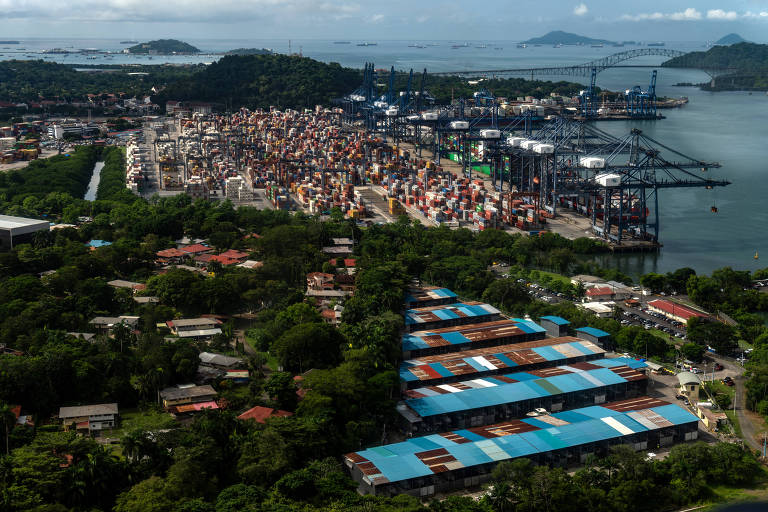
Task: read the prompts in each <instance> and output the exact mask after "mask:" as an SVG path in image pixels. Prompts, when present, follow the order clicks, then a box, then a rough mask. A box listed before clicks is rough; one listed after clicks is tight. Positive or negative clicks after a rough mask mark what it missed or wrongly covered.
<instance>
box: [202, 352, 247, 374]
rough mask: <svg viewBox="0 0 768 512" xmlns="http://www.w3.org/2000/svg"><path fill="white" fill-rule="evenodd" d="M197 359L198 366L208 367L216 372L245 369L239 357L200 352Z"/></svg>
mask: <svg viewBox="0 0 768 512" xmlns="http://www.w3.org/2000/svg"><path fill="white" fill-rule="evenodd" d="M198 357H199V358H200V364H201V365H202V366H208V367H211V368H216V369H218V370H234V369H241V368H244V367H245V362H244V361H243V360H242V359H240V358H239V357H230V356H225V355H223V354H214V353H213V352H200V354H199V355H198Z"/></svg>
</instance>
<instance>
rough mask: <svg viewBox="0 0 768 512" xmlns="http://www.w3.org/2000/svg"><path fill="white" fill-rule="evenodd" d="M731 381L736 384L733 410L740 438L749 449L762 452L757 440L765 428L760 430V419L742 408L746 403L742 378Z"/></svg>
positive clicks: (740, 376)
mask: <svg viewBox="0 0 768 512" xmlns="http://www.w3.org/2000/svg"><path fill="white" fill-rule="evenodd" d="M733 380H734V382H736V393H735V399H736V406H735V409H736V418H737V419H738V421H739V426H740V427H741V436H742V438H743V439H744V441H745V442H746V443H747V445H748V446H749V447H750V448H752V449H753V450H758V451H762V449H763V447H762V443H761V442H760V441H759V439H761V438H762V435H763V433H764V432H765V427H763V428H760V426H761V424H760V423H762V418H760V417H759V416H758V415H756V414H755V413H753V412H751V411H748V410H747V409H746V408H745V407H744V406H745V405H746V403H747V393H746V387H745V386H744V376H743V375H738V376H736V377H734V379H733ZM755 417H757V418H755ZM755 420H757V421H760V423H757V422H756V421H755Z"/></svg>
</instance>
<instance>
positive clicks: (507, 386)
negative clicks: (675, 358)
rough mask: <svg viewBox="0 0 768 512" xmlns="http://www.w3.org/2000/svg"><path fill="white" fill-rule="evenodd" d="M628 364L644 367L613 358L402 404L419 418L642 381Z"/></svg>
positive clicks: (450, 389)
mask: <svg viewBox="0 0 768 512" xmlns="http://www.w3.org/2000/svg"><path fill="white" fill-rule="evenodd" d="M630 364H631V365H632V366H635V367H636V368H641V367H643V366H645V363H642V362H640V361H636V360H634V359H630V358H615V359H602V360H596V361H590V362H582V363H574V364H570V365H564V366H556V367H554V368H545V369H541V370H533V371H530V372H517V373H509V374H505V375H495V376H493V377H483V378H480V379H473V380H468V381H463V382H458V383H452V384H440V385H437V386H427V387H422V388H417V389H413V390H410V391H408V392H407V393H406V394H407V395H408V396H410V397H411V398H409V399H406V400H405V404H406V405H407V406H408V407H409V408H410V409H411V410H412V411H413V412H415V413H416V414H418V415H419V416H421V417H429V416H437V415H440V414H448V413H454V412H459V411H465V410H470V409H478V408H481V407H494V406H497V405H502V404H509V403H514V402H520V401H523V400H530V399H534V398H543V397H546V396H553V395H559V394H563V393H571V392H575V391H584V390H588V389H594V388H600V387H604V386H610V385H613V384H620V383H623V382H628V381H631V380H639V379H644V378H645V375H643V374H642V373H640V372H638V371H637V370H636V369H634V368H632V367H630Z"/></svg>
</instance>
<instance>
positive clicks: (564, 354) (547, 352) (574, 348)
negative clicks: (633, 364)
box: [400, 336, 605, 382]
mask: <svg viewBox="0 0 768 512" xmlns="http://www.w3.org/2000/svg"><path fill="white" fill-rule="evenodd" d="M596 354H605V351H604V350H603V349H601V348H600V347H598V346H597V345H595V344H594V343H591V342H589V341H584V340H580V339H578V338H573V337H570V336H563V337H561V338H547V339H543V340H536V341H528V342H522V343H515V344H507V345H501V346H496V347H487V348H479V349H474V350H467V351H463V352H452V353H448V354H439V355H432V356H423V357H419V358H415V359H410V360H407V361H403V363H401V364H400V378H401V379H403V380H404V381H406V382H413V381H421V380H432V379H436V378H439V377H453V376H459V375H469V374H473V373H482V372H488V371H495V370H499V369H507V368H524V367H526V366H529V365H531V364H538V363H541V362H544V361H564V360H567V359H571V358H574V359H576V358H578V359H581V358H583V357H584V356H585V355H596Z"/></svg>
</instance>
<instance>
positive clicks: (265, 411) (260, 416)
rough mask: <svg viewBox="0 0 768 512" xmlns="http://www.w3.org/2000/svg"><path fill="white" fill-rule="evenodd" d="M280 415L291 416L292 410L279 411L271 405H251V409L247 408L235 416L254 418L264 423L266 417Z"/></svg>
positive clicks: (243, 418)
mask: <svg viewBox="0 0 768 512" xmlns="http://www.w3.org/2000/svg"><path fill="white" fill-rule="evenodd" d="M276 416H277V417H280V418H287V417H288V416H293V413H292V412H288V411H281V410H280V409H272V408H271V407H261V406H258V405H257V406H256V407H252V408H251V409H248V410H247V411H245V412H244V413H243V414H241V415H240V416H238V417H237V419H239V420H254V421H256V422H257V423H264V421H266V419H267V418H274V417H276Z"/></svg>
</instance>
